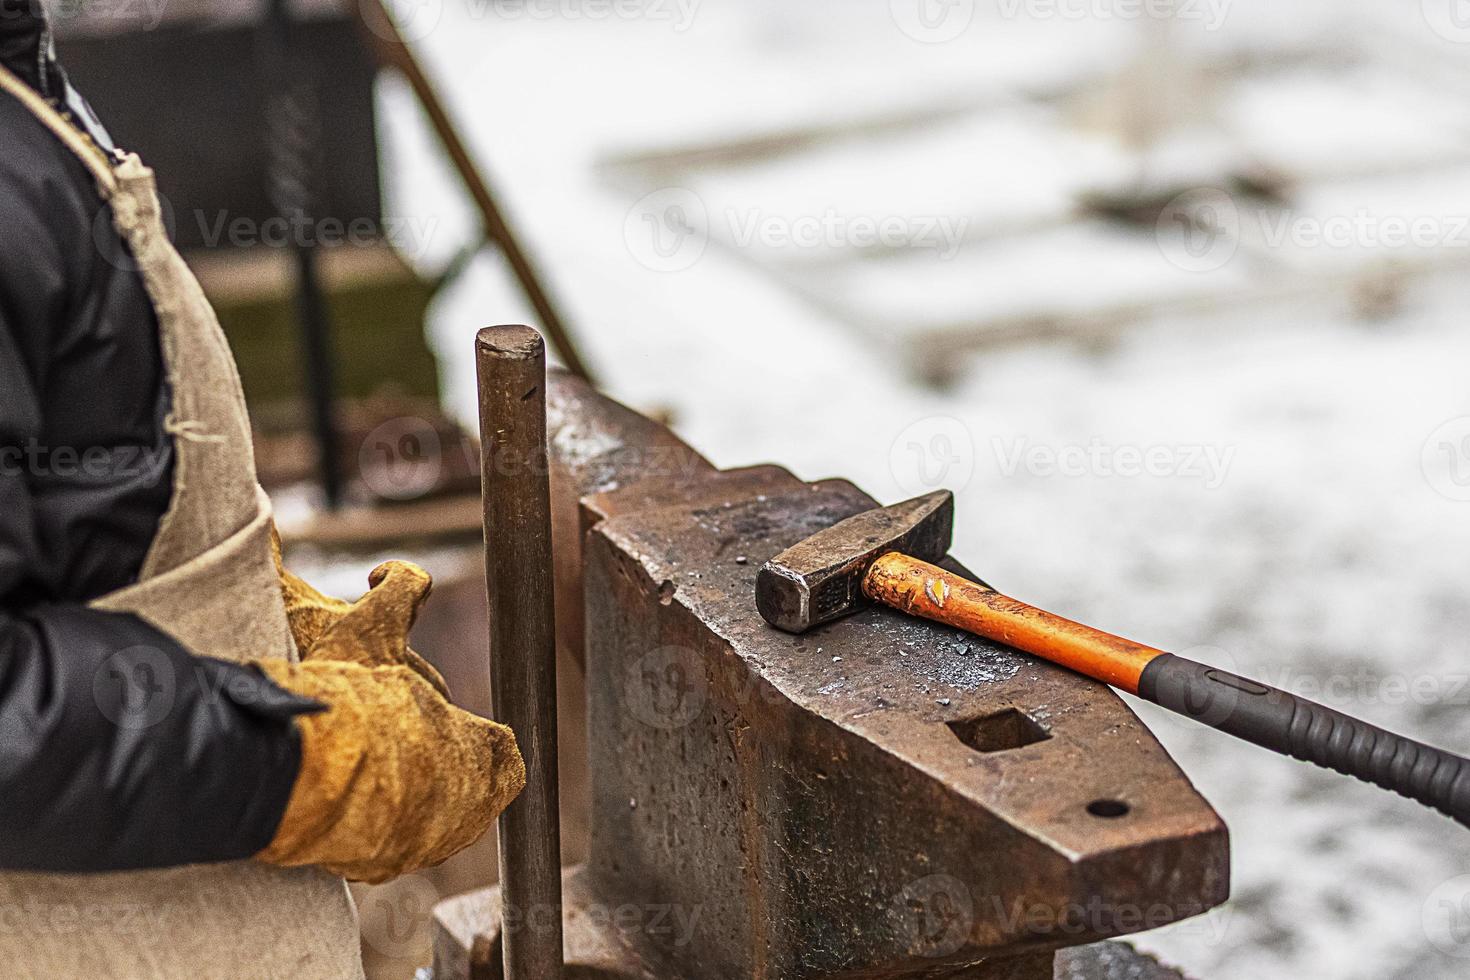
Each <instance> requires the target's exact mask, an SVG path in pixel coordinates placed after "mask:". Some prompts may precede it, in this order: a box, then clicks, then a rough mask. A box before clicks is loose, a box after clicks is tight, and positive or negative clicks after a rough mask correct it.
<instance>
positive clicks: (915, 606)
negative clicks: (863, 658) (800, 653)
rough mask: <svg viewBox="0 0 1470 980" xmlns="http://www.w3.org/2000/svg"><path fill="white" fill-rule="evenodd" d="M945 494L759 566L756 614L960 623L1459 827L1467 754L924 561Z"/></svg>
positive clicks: (936, 537)
mask: <svg viewBox="0 0 1470 980" xmlns="http://www.w3.org/2000/svg"><path fill="white" fill-rule="evenodd" d="M953 529H954V497H953V495H952V494H951V493H950V492H949V491H948V490H937V491H935V492H933V493H928V494H925V495H923V496H921V497H915V498H913V499H912V500H906V501H904V502H902V503H898V504H893V505H892V506H890V507H881V508H877V509H874V510H869V511H865V512H864V513H861V514H857V515H855V516H853V517H849V518H847V519H846V520H844V521H839V522H838V523H836V524H834V525H832V526H831V527H829V528H827V529H826V530H823V531H819V532H818V533H816V534H814V535H812V536H811V537H809V538H807V539H805V540H804V541H800V542H798V543H797V544H794V545H792V546H791V547H790V548H787V549H786V550H785V551H783V552H781V553H780V554H779V555H777V556H776V557H774V558H772V559H771V560H770V561H768V562H766V563H765V565H763V566H762V567H761V570H760V573H759V574H758V575H757V576H756V584H755V601H756V608H758V609H759V610H760V614H761V616H763V617H764V618H765V620H766V622H768V623H770V624H771V625H772V626H775V627H777V628H778V629H782V630H785V631H786V632H788V633H805V632H806V631H807V630H810V629H813V628H815V627H817V626H820V625H822V624H823V623H828V622H831V621H832V620H834V619H838V618H840V617H843V616H846V615H848V614H849V613H853V612H856V611H858V610H859V609H861V608H863V607H864V606H866V605H868V604H869V603H877V604H880V605H885V606H890V607H892V608H894V609H897V610H900V611H901V612H905V613H909V614H910V615H915V616H922V617H924V618H926V619H932V620H934V621H935V622H939V623H944V624H945V625H947V626H953V627H956V628H958V629H962V630H967V631H969V632H971V633H975V634H977V635H979V636H983V637H985V638H987V639H990V640H995V641H997V642H1000V643H1004V644H1007V645H1008V646H1012V647H1015V648H1016V649H1018V650H1023V651H1025V652H1026V653H1030V654H1033V655H1034V656H1038V657H1042V658H1044V659H1046V660H1050V661H1052V662H1053V663H1057V664H1060V665H1062V666H1063V667H1068V668H1070V669H1072V670H1075V671H1077V672H1078V673H1081V674H1086V675H1087V676H1088V677H1091V678H1093V679H1095V680H1100V681H1103V682H1105V683H1107V684H1111V685H1112V686H1113V687H1117V688H1121V689H1122V690H1124V691H1127V692H1128V693H1129V694H1135V695H1138V696H1139V697H1141V698H1144V699H1146V700H1148V701H1152V702H1153V703H1155V704H1157V705H1160V706H1162V707H1164V708H1168V709H1170V710H1171V711H1176V712H1178V713H1179V714H1182V715H1186V716H1188V717H1190V718H1193V719H1195V720H1196V721H1199V722H1202V723H1204V724H1206V725H1209V726H1211V727H1213V728H1217V729H1219V730H1221V731H1223V732H1228V733H1229V734H1231V735H1235V736H1237V737H1238V738H1242V739H1245V740H1246V741H1248V742H1254V743H1255V744H1256V745H1259V746H1262V747H1263V748H1267V749H1271V750H1272V751H1275V752H1280V753H1282V754H1283V755H1288V756H1291V757H1293V758H1296V759H1302V760H1305V761H1307V762H1313V763H1316V764H1317V765H1319V766H1324V767H1326V768H1328V769H1334V770H1336V771H1337V772H1340V773H1343V774H1344V775H1348V776H1354V777H1356V778H1358V779H1361V780H1364V781H1366V782H1369V783H1373V784H1374V785H1377V786H1380V787H1382V788H1384V789H1388V790H1393V791H1394V792H1396V793H1400V794H1402V795H1404V796H1407V797H1408V798H1410V799H1412V800H1415V801H1417V802H1419V803H1422V804H1424V805H1425V806H1429V807H1433V808H1434V809H1436V810H1438V811H1440V812H1441V813H1443V814H1445V815H1447V816H1449V817H1450V818H1452V819H1453V820H1455V821H1457V822H1458V823H1460V824H1462V825H1465V826H1470V759H1465V758H1462V757H1461V756H1458V755H1454V754H1452V753H1449V752H1444V751H1441V750H1440V749H1436V748H1433V747H1431V746H1428V745H1425V744H1423V743H1420V742H1416V741H1414V740H1412V739H1409V738H1405V737H1403V736H1402V735H1396V734H1394V733H1392V732H1389V731H1385V730H1384V729H1382V728H1378V727H1376V726H1374V725H1370V724H1368V723H1367V722H1364V721H1360V720H1359V719H1357V718H1353V717H1350V716H1348V715H1345V714H1343V713H1342V712H1339V711H1336V710H1334V709H1332V708H1328V707H1326V706H1325V705H1321V704H1317V703H1316V702H1313V701H1309V700H1307V699H1306V698H1301V697H1297V696H1296V695H1294V694H1291V693H1289V692H1286V691H1282V690H1278V689H1276V688H1273V687H1268V686H1267V685H1265V684H1261V683H1258V682H1256V681H1253V680H1249V679H1247V678H1244V677H1240V676H1237V675H1235V674H1232V673H1229V672H1227V671H1223V670H1217V669H1215V668H1213V667H1210V666H1207V665H1206V664H1201V663H1197V662H1195V661H1192V660H1187V659H1185V658H1183V657H1177V656H1175V655H1174V654H1171V653H1165V652H1164V651H1162V650H1156V649H1154V648H1153V647H1150V646H1145V645H1144V644H1142V643H1135V642H1134V641H1132V640H1127V639H1124V638H1123V637H1121V636H1115V635H1113V634H1111V633H1104V632H1103V631H1102V630H1097V629H1093V628H1092V627H1090V626H1084V625H1082V624H1081V623H1076V622H1073V621H1072V620H1069V619H1064V618H1062V617H1061V616H1058V615H1056V614H1055V613H1050V612H1047V611H1046V610H1045V609H1038V608H1037V607H1035V606H1030V605H1027V604H1026V603H1024V602H1020V601H1018V600H1016V599H1012V598H1010V597H1009V596H1005V595H1002V594H1001V593H999V592H997V591H995V590H994V589H992V588H990V587H989V586H987V585H985V584H983V583H981V582H974V581H971V580H969V579H966V578H963V577H962V576H959V575H956V574H955V573H954V572H951V571H948V570H947V569H944V568H941V567H939V566H938V565H935V564H933V562H937V561H939V560H940V559H942V558H943V557H944V555H945V553H946V552H948V551H949V545H950V537H951V535H952V533H953Z"/></svg>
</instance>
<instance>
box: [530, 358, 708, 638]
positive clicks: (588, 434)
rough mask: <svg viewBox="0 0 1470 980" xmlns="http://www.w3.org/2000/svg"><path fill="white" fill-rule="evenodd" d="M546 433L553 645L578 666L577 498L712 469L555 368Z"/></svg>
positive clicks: (580, 526)
mask: <svg viewBox="0 0 1470 980" xmlns="http://www.w3.org/2000/svg"><path fill="white" fill-rule="evenodd" d="M546 433H547V442H548V445H549V447H550V452H551V527H552V553H553V555H554V557H555V561H556V595H557V604H556V615H557V630H556V632H557V643H558V645H559V646H560V647H561V649H562V652H563V653H564V654H566V655H569V656H570V657H571V658H572V659H573V660H574V661H576V662H577V663H578V664H581V663H582V662H583V658H584V657H585V655H586V644H585V643H584V641H583V625H582V624H583V616H584V612H585V610H584V609H583V604H582V536H583V532H584V531H585V530H586V527H587V525H588V524H589V523H590V520H591V518H584V515H583V511H582V505H581V500H582V498H583V497H584V496H586V495H588V494H595V493H601V492H603V491H605V490H612V489H614V488H619V487H621V488H624V489H627V488H629V487H631V486H634V485H636V484H639V483H642V482H645V481H666V480H675V481H681V480H683V481H687V480H699V479H702V478H704V477H706V476H708V475H709V474H710V473H713V472H714V471H715V468H714V466H712V465H711V464H710V463H709V461H708V460H706V459H705V458H704V457H703V456H701V455H699V453H697V452H695V451H694V450H693V449H690V448H689V447H688V446H686V445H685V444H684V443H683V442H682V441H680V439H679V437H678V436H676V435H674V434H673V433H672V432H670V431H669V430H668V429H666V428H664V427H663V426H661V425H659V424H658V423H657V422H654V421H652V420H651V419H647V418H644V417H643V416H642V415H639V414H638V413H637V412H634V411H632V410H631V409H628V408H625V407H623V406H622V405H619V404H618V403H617V402H615V401H612V400H611V399H609V398H606V397H604V396H603V395H600V394H598V393H597V392H596V391H594V390H593V388H592V387H591V386H590V385H589V384H587V382H585V381H583V380H582V379H580V378H577V377H575V376H574V375H571V374H569V373H567V372H565V371H561V370H558V369H555V368H553V369H552V370H551V371H549V372H548V375H547V391H546Z"/></svg>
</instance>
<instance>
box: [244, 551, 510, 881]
mask: <svg viewBox="0 0 1470 980" xmlns="http://www.w3.org/2000/svg"><path fill="white" fill-rule="evenodd" d="M275 554H276V564H277V568H278V570H279V572H280V574H281V588H282V593H283V595H284V597H285V599H286V611H287V615H288V617H289V619H290V622H291V632H292V635H293V636H294V637H295V640H296V644H297V647H298V650H299V652H300V653H301V654H302V658H303V659H302V663H300V664H298V665H291V664H287V663H283V662H279V661H271V662H266V663H261V664H260V668H261V670H263V671H264V672H265V673H266V674H267V676H269V677H270V678H271V679H272V680H274V681H275V682H276V683H277V684H279V685H280V686H282V687H284V688H286V689H287V690H290V691H292V692H294V693H297V694H300V695H303V696H305V697H309V698H312V699H314V700H316V701H319V702H321V703H322V704H323V705H325V706H326V708H327V710H326V711H325V712H324V713H322V714H317V715H306V716H302V717H301V718H299V719H298V721H297V723H298V725H299V727H300V730H301V741H302V762H301V771H300V773H299V774H298V775H297V778H296V784H295V786H294V787H293V789H292V793H291V799H290V802H289V803H288V804H287V807H286V812H285V815H284V817H283V818H282V820H281V825H280V827H279V828H278V829H277V831H276V836H275V839H274V840H272V842H271V844H270V846H269V847H267V848H266V849H265V850H264V851H262V852H261V853H260V854H259V855H257V858H258V859H259V860H261V861H265V862H267V863H270V864H277V865H283V866H296V865H319V866H321V867H324V868H327V869H328V870H330V871H332V872H333V873H335V874H340V875H342V876H343V877H346V878H349V879H352V880H354V881H367V882H374V883H376V882H381V881H387V880H388V879H390V878H394V877H397V876H398V875H401V874H406V873H408V872H410V871H414V870H417V869H419V868H424V867H429V866H431V865H435V864H439V863H440V862H442V861H444V860H446V859H447V858H449V857H450V856H452V855H453V854H455V853H456V852H458V851H460V850H462V849H464V848H465V847H468V846H469V845H470V844H473V843H474V842H475V841H476V840H478V839H479V838H480V837H481V836H482V835H483V834H484V833H485V831H486V830H488V829H489V827H490V824H491V822H492V821H494V819H495V817H496V816H498V815H499V814H500V812H501V811H502V810H504V809H505V808H506V807H507V806H508V805H509V804H510V802H511V801H512V800H514V799H515V797H516V795H517V794H518V793H519V792H520V791H521V789H522V787H524V786H525V782H526V769H525V764H524V762H523V761H522V760H521V755H520V752H519V750H518V748H517V746H516V742H515V735H514V734H513V733H512V732H511V731H510V729H508V728H506V727H505V726H504V725H499V724H496V723H495V722H492V721H486V720H485V719H483V718H479V717H477V716H475V715H473V714H470V713H469V712H467V711H463V710H461V709H459V708H456V707H455V706H454V705H452V704H450V703H449V701H448V689H447V687H446V686H445V684H444V679H443V678H442V677H441V676H440V675H439V672H438V671H437V670H435V669H434V668H433V667H432V666H431V665H430V664H429V663H428V662H427V661H425V660H424V659H423V658H422V657H420V656H419V655H418V654H416V653H414V652H413V651H412V650H411V649H409V646H408V633H409V630H410V629H411V628H412V626H413V622H414V619H415V618H416V616H417V614H418V609H419V606H420V605H421V604H422V603H423V601H424V600H425V598H427V596H428V594H429V592H430V590H431V588H432V580H431V579H430V577H429V575H428V573H427V572H425V571H424V570H423V569H421V568H419V567H418V566H416V565H412V564H409V563H407V562H387V563H385V564H383V565H380V566H379V567H378V568H377V569H375V570H374V571H373V573H372V574H371V575H370V576H369V580H368V581H369V585H370V586H372V588H371V589H370V591H369V592H368V593H367V595H365V596H363V597H362V598H361V599H360V600H358V601H357V602H355V603H348V602H344V601H342V600H340V599H333V598H331V597H329V596H325V595H323V594H322V593H320V592H318V591H317V590H316V589H314V588H312V587H311V586H310V585H308V584H307V583H306V582H304V581H302V580H301V579H300V578H298V577H297V576H295V575H293V574H291V573H290V572H288V571H287V570H286V569H285V567H284V566H283V565H282V564H281V557H280V542H279V539H277V540H276V541H275Z"/></svg>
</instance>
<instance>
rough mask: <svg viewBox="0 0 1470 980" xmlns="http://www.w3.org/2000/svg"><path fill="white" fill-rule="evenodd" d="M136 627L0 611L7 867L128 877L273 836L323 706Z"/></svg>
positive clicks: (45, 612)
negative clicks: (308, 717) (302, 722)
mask: <svg viewBox="0 0 1470 980" xmlns="http://www.w3.org/2000/svg"><path fill="white" fill-rule="evenodd" d="M318 708H319V706H318V705H317V704H316V703H315V702H312V701H308V700H304V699H301V698H299V697H297V696H295V695H293V694H290V693H288V692H286V691H284V690H282V689H281V688H278V687H276V686H275V685H274V684H272V683H271V682H270V681H269V680H268V679H266V677H265V676H264V675H263V674H262V673H260V671H258V670H257V669H255V668H254V667H249V666H245V665H241V664H234V663H228V662H225V661H221V660H213V659H209V658H204V657H195V656H192V655H191V654H190V653H189V652H188V651H186V650H184V649H183V648H182V647H181V646H179V644H178V643H176V642H174V641H173V640H172V639H171V638H169V637H168V636H166V635H164V634H163V633H160V632H159V631H158V630H156V629H154V628H153V627H151V626H149V625H148V624H147V623H145V622H143V621H142V620H140V619H138V618H136V617H133V616H130V615H125V614H118V613H107V612H99V611H96V610H92V609H87V608H85V607H81V606H75V605H56V606H37V607H33V608H31V609H28V610H25V611H10V610H8V611H5V612H3V613H0V868H5V869H9V870H32V871H120V870H133V869H141V868H158V867H168V866H172V865H179V864H195V863H203V862H211V861H227V860H232V859H239V858H246V857H250V856H251V855H253V854H255V853H256V852H258V851H260V850H262V849H263V848H264V847H265V846H266V845H267V844H269V843H270V841H271V838H272V837H273V836H274V834H275V830H276V827H277V826H278V825H279V823H280V820H281V816H282V814H284V812H285V809H286V804H287V801H288V800H289V798H290V794H291V788H292V784H293V783H294V781H295V777H296V773H297V771H298V769H299V768H300V762H301V745H300V736H299V734H298V732H297V729H296V724H295V722H294V720H293V719H294V717H295V716H296V715H298V714H302V713H305V712H310V711H314V710H318Z"/></svg>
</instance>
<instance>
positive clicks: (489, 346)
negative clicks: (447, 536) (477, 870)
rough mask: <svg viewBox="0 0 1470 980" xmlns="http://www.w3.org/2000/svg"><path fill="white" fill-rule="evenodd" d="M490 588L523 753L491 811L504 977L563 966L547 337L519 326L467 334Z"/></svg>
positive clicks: (534, 976)
mask: <svg viewBox="0 0 1470 980" xmlns="http://www.w3.org/2000/svg"><path fill="white" fill-rule="evenodd" d="M475 360H476V367H477V370H478V373H479V380H480V445H481V468H482V472H483V477H484V482H483V485H482V491H481V492H482V494H483V498H484V505H485V577H486V581H487V584H488V591H489V598H490V689H491V704H492V708H493V711H494V714H495V717H496V719H497V720H499V721H501V722H503V723H504V724H507V725H509V726H510V728H511V730H512V731H514V732H515V734H516V740H517V741H518V742H519V743H520V747H521V754H522V755H523V756H524V757H525V760H526V788H525V790H524V791H523V792H522V793H521V795H520V798H519V799H517V800H516V801H515V802H514V803H512V804H511V805H510V807H509V808H508V809H507V810H506V811H505V813H503V814H502V815H501V817H500V894H501V898H502V901H503V907H504V912H503V920H502V921H503V926H504V928H503V935H504V943H505V949H504V953H505V977H506V980H557V978H559V977H560V976H561V973H562V969H561V966H562V922H561V826H560V821H559V814H558V810H557V807H558V791H557V778H558V772H557V759H556V619H555V609H554V608H553V602H552V590H553V579H552V563H551V489H550V482H549V478H550V474H549V470H548V467H547V458H546V346H545V344H544V343H543V342H542V340H541V335H540V334H538V333H537V332H536V331H535V330H533V329H532V328H530V327H526V326H499V327H487V328H486V329H484V330H481V331H480V333H479V336H478V337H477V338H476V343H475Z"/></svg>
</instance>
